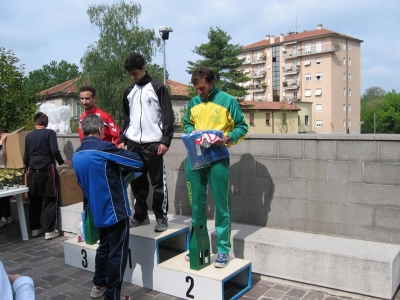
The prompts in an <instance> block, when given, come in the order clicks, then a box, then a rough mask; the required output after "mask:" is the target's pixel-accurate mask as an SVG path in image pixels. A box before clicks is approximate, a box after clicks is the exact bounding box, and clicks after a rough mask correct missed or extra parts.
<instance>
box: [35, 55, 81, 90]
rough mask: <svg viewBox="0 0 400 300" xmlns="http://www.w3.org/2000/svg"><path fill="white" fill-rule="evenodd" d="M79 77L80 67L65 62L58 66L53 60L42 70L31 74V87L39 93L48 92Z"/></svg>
mask: <svg viewBox="0 0 400 300" xmlns="http://www.w3.org/2000/svg"><path fill="white" fill-rule="evenodd" d="M78 76H79V69H78V66H77V65H75V64H70V63H68V62H66V61H65V60H62V61H60V63H59V64H58V63H57V62H56V61H54V60H52V61H51V62H50V63H49V64H48V65H43V67H42V68H41V69H38V70H34V71H31V72H29V74H28V78H29V83H28V84H29V85H30V86H31V87H32V88H33V87H35V88H37V89H38V90H39V91H44V90H47V89H49V88H51V87H53V86H56V85H57V84H60V83H63V82H65V81H67V80H70V79H74V78H76V77H78Z"/></svg>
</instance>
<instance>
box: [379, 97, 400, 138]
mask: <svg viewBox="0 0 400 300" xmlns="http://www.w3.org/2000/svg"><path fill="white" fill-rule="evenodd" d="M376 116H377V124H378V126H379V127H378V128H379V132H380V133H400V93H396V91H395V90H392V91H391V92H389V93H387V94H386V95H385V97H384V99H383V101H382V102H381V103H380V104H379V109H378V111H377V113H376Z"/></svg>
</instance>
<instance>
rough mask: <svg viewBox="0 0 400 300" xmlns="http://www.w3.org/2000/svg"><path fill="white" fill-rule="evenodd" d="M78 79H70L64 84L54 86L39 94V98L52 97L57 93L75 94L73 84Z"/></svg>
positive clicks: (74, 85)
mask: <svg viewBox="0 0 400 300" xmlns="http://www.w3.org/2000/svg"><path fill="white" fill-rule="evenodd" d="M78 78H79V77H77V78H74V79H70V80H68V81H66V82H63V83H60V84H58V85H56V86H53V87H51V88H49V89H47V90H44V91H42V92H40V96H46V95H53V94H59V93H76V91H77V88H76V84H75V82H76V81H77V80H78Z"/></svg>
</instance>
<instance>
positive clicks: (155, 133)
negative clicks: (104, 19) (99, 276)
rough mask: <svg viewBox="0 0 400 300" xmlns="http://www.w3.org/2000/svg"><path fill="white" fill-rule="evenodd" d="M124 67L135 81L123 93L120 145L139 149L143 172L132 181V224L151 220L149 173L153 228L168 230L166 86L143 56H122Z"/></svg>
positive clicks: (170, 129) (170, 118)
mask: <svg viewBox="0 0 400 300" xmlns="http://www.w3.org/2000/svg"><path fill="white" fill-rule="evenodd" d="M124 67H125V70H126V71H127V72H128V74H129V75H130V76H131V78H132V79H133V81H134V83H133V84H132V85H131V86H129V87H128V88H127V89H126V91H125V93H124V97H123V116H124V125H123V132H122V134H121V136H120V144H119V148H124V147H125V145H127V146H128V150H130V151H132V152H135V153H138V154H139V155H140V157H141V158H142V160H143V162H144V167H143V170H142V172H143V176H141V177H139V178H138V179H135V180H134V181H132V182H131V188H132V192H133V195H134V197H135V205H134V207H135V214H134V216H133V219H132V221H131V227H136V226H139V225H146V224H149V223H150V220H149V217H148V214H147V203H146V200H147V196H148V194H149V180H148V178H147V175H149V177H150V180H151V185H152V186H153V189H154V191H153V206H152V208H153V212H154V214H155V217H156V220H157V224H156V226H155V228H154V231H156V232H161V231H165V230H167V227H168V222H167V220H168V219H167V212H168V190H167V179H166V175H165V167H164V154H165V153H166V152H167V151H168V148H169V146H170V144H171V140H172V136H173V135H174V113H173V110H172V104H171V99H170V98H169V94H168V90H167V87H166V86H165V85H164V84H162V83H161V82H159V81H158V80H155V79H154V78H151V77H150V76H149V75H148V74H147V72H146V66H145V61H144V58H143V56H142V55H141V54H139V53H135V52H132V53H131V54H130V55H129V56H128V57H127V58H126V60H125V65H124Z"/></svg>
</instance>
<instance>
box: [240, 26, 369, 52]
mask: <svg viewBox="0 0 400 300" xmlns="http://www.w3.org/2000/svg"><path fill="white" fill-rule="evenodd" d="M323 35H337V36H338V37H342V38H349V39H354V40H358V39H356V38H354V37H351V36H349V35H345V34H342V33H338V32H335V31H332V30H328V29H325V28H321V29H314V30H309V31H304V32H299V33H292V34H290V35H285V36H284V39H283V42H281V41H280V40H281V38H280V36H276V37H275V43H274V44H278V43H288V42H289V43H290V42H294V41H298V40H303V39H307V38H312V37H318V36H323ZM358 41H360V42H362V41H361V40H358ZM267 45H271V38H269V39H268V40H265V39H264V40H261V41H258V42H256V43H253V44H250V45H247V46H244V47H243V48H242V50H247V49H252V48H258V47H265V46H267Z"/></svg>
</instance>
